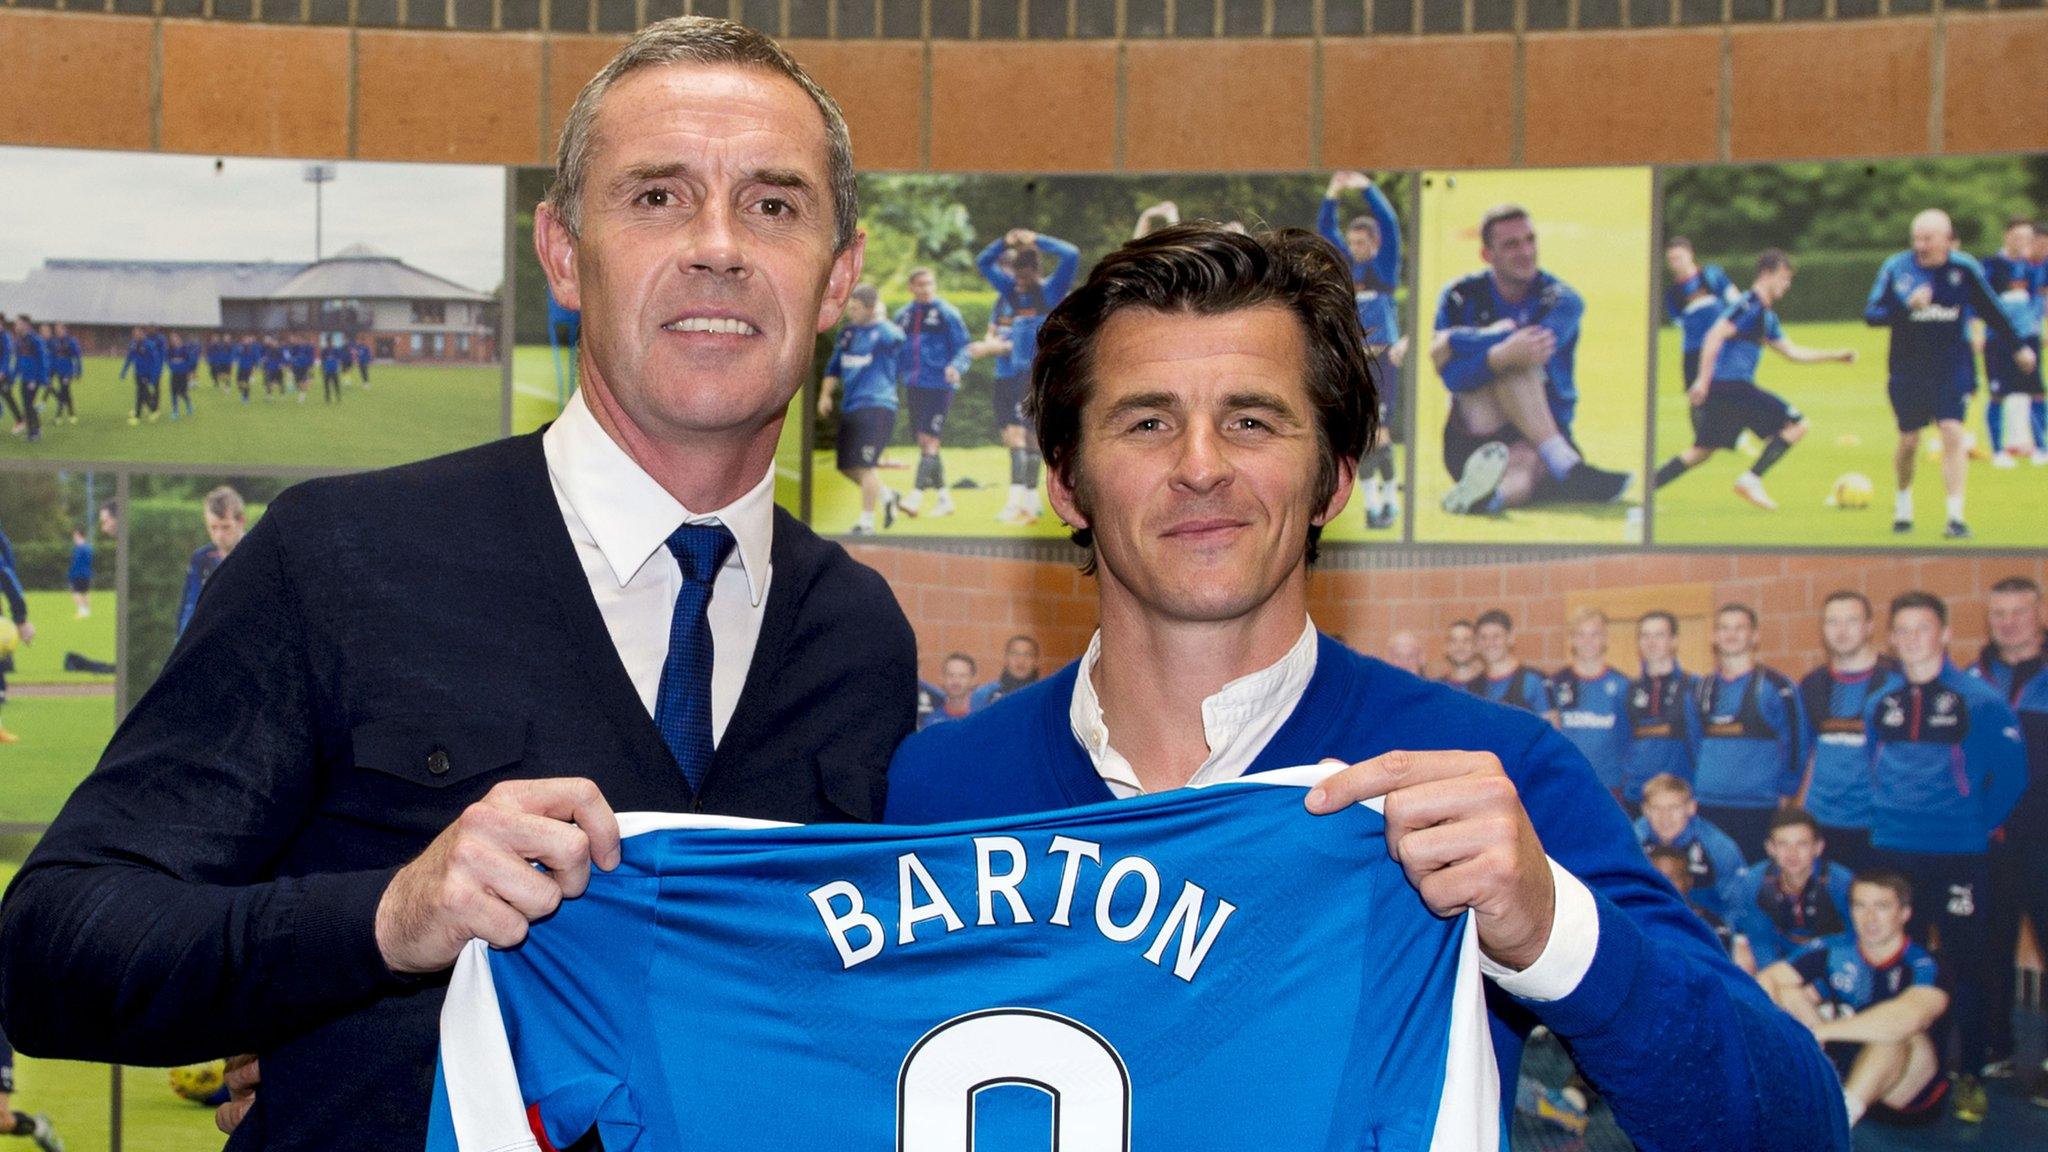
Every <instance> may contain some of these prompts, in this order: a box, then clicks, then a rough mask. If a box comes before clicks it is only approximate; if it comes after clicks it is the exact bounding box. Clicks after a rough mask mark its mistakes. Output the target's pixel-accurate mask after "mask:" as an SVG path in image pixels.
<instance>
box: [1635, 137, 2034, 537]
mask: <svg viewBox="0 0 2048 1152" xmlns="http://www.w3.org/2000/svg"><path fill="white" fill-rule="evenodd" d="M1663 179H1664V185H1663V235H1664V241H1663V243H1664V251H1663V252H1662V253H1661V254H1660V260H1659V263H1660V265H1661V271H1662V274H1663V275H1662V278H1661V279H1662V286H1663V291H1662V300H1661V302H1660V303H1661V309H1660V311H1661V317H1660V320H1661V324H1660V330H1659V334H1658V340H1657V349H1658V351H1657V390H1656V428H1657V435H1656V453H1655V455H1656V459H1657V461H1658V463H1659V468H1658V470H1657V472H1656V473H1655V476H1654V478H1653V480H1652V487H1653V489H1654V491H1655V496H1654V499H1655V517H1654V528H1653V531H1654V533H1655V537H1656V541H1657V542H1658V543H1660V544H1778V545H1795V544H1796V545H1836V546H1856V547H1871V546H1881V547H1891V546H1896V547H1967V546H1972V545H1988V546H1992V547H2006V548H2013V547H2037V546H2039V545H2040V544H2041V543H2042V542H2043V541H2044V540H2048V527H2044V526H2043V525H2042V522H2041V520H2040V517H2039V515H2038V514H2037V512H2036V511H2035V505H2036V503H2037V501H2038V498H2039V496H2040V494H2041V493H2042V492H2043V491H2048V435H2044V433H2048V428H2044V417H2048V409H2044V405H2043V397H2042V387H2041V365H2040V351H2041V320H2042V309H2043V304H2044V291H2043V289H2044V286H2048V263H2044V261H2048V235H2044V234H2043V231H2042V229H2041V227H2040V226H2038V225H2037V223H2036V214H2037V213H2039V212H2040V211H2041V210H2042V207H2043V205H2048V161H2044V160H2043V159H2042V158H2040V157H2020V156H2008V157H1984V158H1973V159H1955V160H1908V161H1884V162H1879V163H1874V164H1865V163H1833V164H1781V165H1757V166H1747V167H1733V166H1724V167H1714V168H1686V169H1674V170H1670V171H1667V172H1666V173H1665V174H1664V178H1663Z"/></svg>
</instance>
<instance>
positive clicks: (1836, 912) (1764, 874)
mask: <svg viewBox="0 0 2048 1152" xmlns="http://www.w3.org/2000/svg"><path fill="white" fill-rule="evenodd" d="M1826 851H1827V841H1826V840H1824V839H1822V838H1821V834H1820V824H1819V823H1818V822H1817V821H1815V820H1814V818H1813V815H1812V813H1809V812H1807V811H1805V810H1803V809H1800V808H1780V809H1779V810H1778V812H1777V814H1776V815H1774V816H1772V817H1771V834H1770V835H1769V836H1768V837H1766V838H1765V840H1764V856H1765V859H1764V860H1763V861H1762V862H1760V863H1756V864H1752V865H1750V866H1749V867H1747V868H1744V869H1743V870H1742V871H1741V872H1740V873H1738V874H1737V875H1736V877H1735V882H1734V884H1732V885H1730V886H1729V893H1728V922H1729V924H1730V925H1731V926H1732V927H1733V928H1734V929H1735V930H1736V931H1737V932H1740V933H1742V935H1743V936H1744V937H1746V938H1747V939H1748V940H1749V946H1750V952H1751V954H1752V955H1754V956H1755V958H1756V962H1757V964H1759V965H1764V964H1770V963H1772V962H1774V961H1778V960H1784V959H1788V958H1790V957H1792V956H1794V955H1796V954H1798V953H1799V952H1801V951H1803V950H1804V949H1805V948H1806V946H1807V945H1809V944H1812V943H1813V942H1814V941H1815V940H1818V939H1820V938H1821V937H1823V936H1834V935H1837V934H1839V933H1842V932H1846V931H1848V930H1849V881H1850V878H1851V875H1852V874H1851V873H1850V871H1849V870H1848V869H1847V868H1844V867H1842V866H1841V865H1840V864H1837V863H1835V862H1834V861H1833V860H1831V859H1828V858H1827V856H1826V855H1825V853H1826Z"/></svg>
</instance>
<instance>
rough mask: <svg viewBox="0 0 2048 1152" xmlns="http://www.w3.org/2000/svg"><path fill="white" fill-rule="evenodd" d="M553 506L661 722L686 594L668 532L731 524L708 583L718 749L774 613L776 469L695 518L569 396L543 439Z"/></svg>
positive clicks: (636, 682) (615, 642)
mask: <svg viewBox="0 0 2048 1152" xmlns="http://www.w3.org/2000/svg"><path fill="white" fill-rule="evenodd" d="M541 448H542V451H543V453H544V454H545V455H546V457H547V462H548V480H549V482H550V483H552V484H553V485H554V489H555V503H556V504H558V505H560V507H561V509H562V520H563V522H564V523H565V524H567V525H568V528H569V539H570V540H572V541H574V542H575V544H576V559H577V560H578V561H580V562H581V563H582V565H583V576H584V578H585V579H586V580H588V581H590V594H591V596H593V597H594V598H596V600H597V610H598V612H599V613H600V614H601V615H603V617H604V626H605V630H606V631H607V632H609V633H611V638H612V646H613V647H615V648H617V649H618V652H619V661H620V662H621V663H622V664H624V665H625V666H626V674H627V675H628V676H630V677H632V680H633V687H634V688H635V689H636V690H638V691H639V693H640V703H641V704H642V705H643V706H645V707H646V709H647V713H648V715H650V716H652V715H653V714H654V704H655V694H656V693H657V692H658V691H659V690H660V688H661V666H662V663H663V662H664V661H666V660H667V659H668V634H669V623H670V620H671V618H672V617H673V616H674V615H675V609H676V597H677V596H679V595H681V594H682V589H683V572H682V566H681V565H679V564H677V563H676V558H675V556H674V555H672V554H671V553H670V552H669V550H668V538H669V534H670V533H672V532H674V531H675V530H676V529H677V528H679V527H681V526H682V525H684V524H711V523H718V524H723V525H725V527H726V530H727V531H729V532H731V533H732V536H733V540H734V541H736V542H737V544H738V546H737V547H735V548H734V549H733V550H732V555H730V556H728V557H726V561H725V567H723V568H721V569H719V572H718V578H717V579H716V580H715V581H714V582H713V583H712V586H711V605H710V608H709V609H708V610H707V613H706V614H707V615H708V616H709V618H710V621H711V651H712V661H711V743H712V746H713V747H714V748H715V747H717V745H718V742H719V741H720V740H721V739H723V738H724V736H725V728H726V724H727V723H728V722H729V721H731V719H732V712H733V707H734V706H735V705H737V704H738V703H739V698H740V690H741V689H742V688H744V687H745V686H746V682H747V669H748V667H749V666H751V665H752V664H753V662H754V645H755V644H756V643H758V642H759V640H760V638H761V620H762V618H763V616H764V615H765V614H766V609H767V605H768V582H769V578H770V577H771V576H772V575H773V574H774V568H773V565H772V564H771V563H770V560H769V550H770V545H771V544H772V543H773V542H774V539H775V499H774V482H775V469H774V468H773V467H772V466H771V467H770V468H769V470H768V472H767V474H766V475H763V476H762V477H761V482H760V483H758V484H756V485H754V487H753V488H752V489H750V490H749V491H748V492H747V494H746V495H744V496H741V497H740V498H739V499H737V500H735V501H733V502H732V503H730V504H728V505H726V506H725V507H723V508H718V509H714V510H712V511H709V512H693V511H691V510H690V509H688V508H685V507H683V506H682V504H680V503H679V502H677V500H676V498H675V497H673V496H671V495H669V494H668V491H667V490H666V489H664V488H663V487H662V486H661V485H660V484H657V483H655V481H654V477H652V476H649V475H648V474H647V471H646V470H645V469H643V468H641V467H640V465H639V464H637V463H635V462H634V460H633V458H632V457H631V456H628V455H627V454H626V450H625V449H623V448H621V447H619V445H618V442H617V441H615V440H613V439H612V438H611V435H610V433H608V432H606V431H605V430H604V428H603V427H602V426H601V425H599V424H598V422H597V418H596V417H595V416H593V415H591V413H590V408H589V407H588V406H587V405H586V404H585V403H584V402H583V393H582V392H581V391H578V392H577V393H576V394H575V395H573V396H571V397H569V403H568V406H566V407H564V408H563V409H562V414H561V416H559V417H557V418H556V420H555V423H554V426H553V427H551V428H549V429H548V430H547V432H546V433H545V434H543V435H542V437H541Z"/></svg>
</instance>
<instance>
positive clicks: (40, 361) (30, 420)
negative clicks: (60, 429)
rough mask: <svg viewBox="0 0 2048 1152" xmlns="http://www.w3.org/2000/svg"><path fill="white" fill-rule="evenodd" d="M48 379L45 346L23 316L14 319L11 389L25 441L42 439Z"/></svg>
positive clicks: (48, 364)
mask: <svg viewBox="0 0 2048 1152" xmlns="http://www.w3.org/2000/svg"><path fill="white" fill-rule="evenodd" d="M49 380H50V361H49V345H48V343H47V342H46V341H45V340H44V339H43V337H42V335H41V334H40V333H38V332H37V331H36V329H35V325H33V324H31V323H30V322H29V318H28V317H27V316H16V317H15V318H14V386H15V388H16V389H17V390H18V391H19V392H20V393H21V411H22V418H23V423H24V431H26V433H27V434H28V442H29V443H31V444H33V443H35V442H36V441H38V440H41V439H42V438H43V419H42V403H41V400H42V392H43V389H44V387H45V386H46V385H48V383H49Z"/></svg>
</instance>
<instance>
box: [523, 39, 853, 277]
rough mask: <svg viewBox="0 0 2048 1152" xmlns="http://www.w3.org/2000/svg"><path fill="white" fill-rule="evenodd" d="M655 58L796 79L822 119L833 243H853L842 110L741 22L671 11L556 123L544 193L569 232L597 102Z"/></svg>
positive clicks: (577, 216)
mask: <svg viewBox="0 0 2048 1152" xmlns="http://www.w3.org/2000/svg"><path fill="white" fill-rule="evenodd" d="M662 64H733V65H740V66H743V67H757V68H766V69H769V70H770V71H773V72H776V73H779V74H780V75H782V76H786V77H788V78H789V79H790V80H792V81H795V82H796V85H797V86H798V87H799V88H802V89H803V90H804V94H805V95H807V96H809V97H810V98H811V103H813V104H815V105H817V108H818V112H819V113H820V114H821V115H823V116H824V118H825V151H826V169H827V175H828V178H829V179H830V182H831V186H832V187H831V191H832V214H833V216H834V217H835V219H834V221H833V224H834V226H835V228H836V234H835V236H834V244H833V246H834V248H835V250H838V251H844V250H845V249H846V246H847V245H849V244H851V243H853V234H854V228H855V225H856V223H857V222H858V220H859V217H860V192H859V189H858V187H857V186H856V184H855V181H854V175H853V138H852V137H851V136H850V135H849V134H848V133H847V131H846V117H845V116H843V115H841V114H840V111H839V103H838V101H836V100H834V99H832V95H831V93H829V92H826V91H825V90H824V89H823V88H821V87H819V86H818V82H817V81H816V80H813V79H811V74H810V73H808V72H806V71H804V67H803V65H801V64H798V63H797V62H796V60H795V58H794V57H792V56H790V54H789V53H788V52H785V51H783V48H782V45H780V44H777V43H776V42H775V41H774V40H773V39H771V38H770V37H768V36H766V35H763V34H762V33H760V32H756V31H754V30H753V29H752V28H749V27H747V26H746V25H744V24H737V23H734V22H733V21H731V20H719V19H716V18H714V17H710V16H675V17H671V18H670V19H667V20H659V21H656V22H655V23H652V24H649V25H648V26H647V27H645V28H642V29H641V30H640V32H639V34H638V35H636V36H634V37H633V39H632V40H631V41H630V42H628V43H627V44H626V46H625V47H624V48H621V49H619V54H618V55H616V56H614V57H612V59H611V62H610V63H608V64H606V65H605V66H604V68H603V69H602V70H600V71H599V72H598V74H597V75H595V76H593V77H591V78H590V83H588V84H585V85H584V86H583V91H581V92H579V93H577V95H576V103H575V104H573V105H571V106H570V108H569V116H568V118H567V119H566V120H564V121H563V122H562V138H561V141H560V143H559V144H558V145H557V146H556V150H555V179H554V182H553V183H552V184H550V185H548V195H547V205H548V207H549V209H551V210H552V211H553V212H554V214H555V216H556V218H557V219H559V220H561V221H562V223H563V224H564V225H565V226H567V227H568V229H569V232H570V234H571V235H574V234H575V233H576V232H577V231H578V230H579V229H580V228H581V226H582V210H581V207H580V202H581V200H582V198H583V183H584V179H585V177H586V176H587V175H588V170H589V167H590V154H591V153H592V152H593V151H595V150H596V147H597V110H598V105H599V104H601V103H603V101H604V97H605V94H606V93H607V92H609V91H611V87H612V85H614V84H616V83H618V82H619V80H620V79H622V78H624V77H625V76H627V75H630V74H631V73H634V72H637V71H639V70H640V69H642V68H651V67H655V66H657V65H662Z"/></svg>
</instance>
